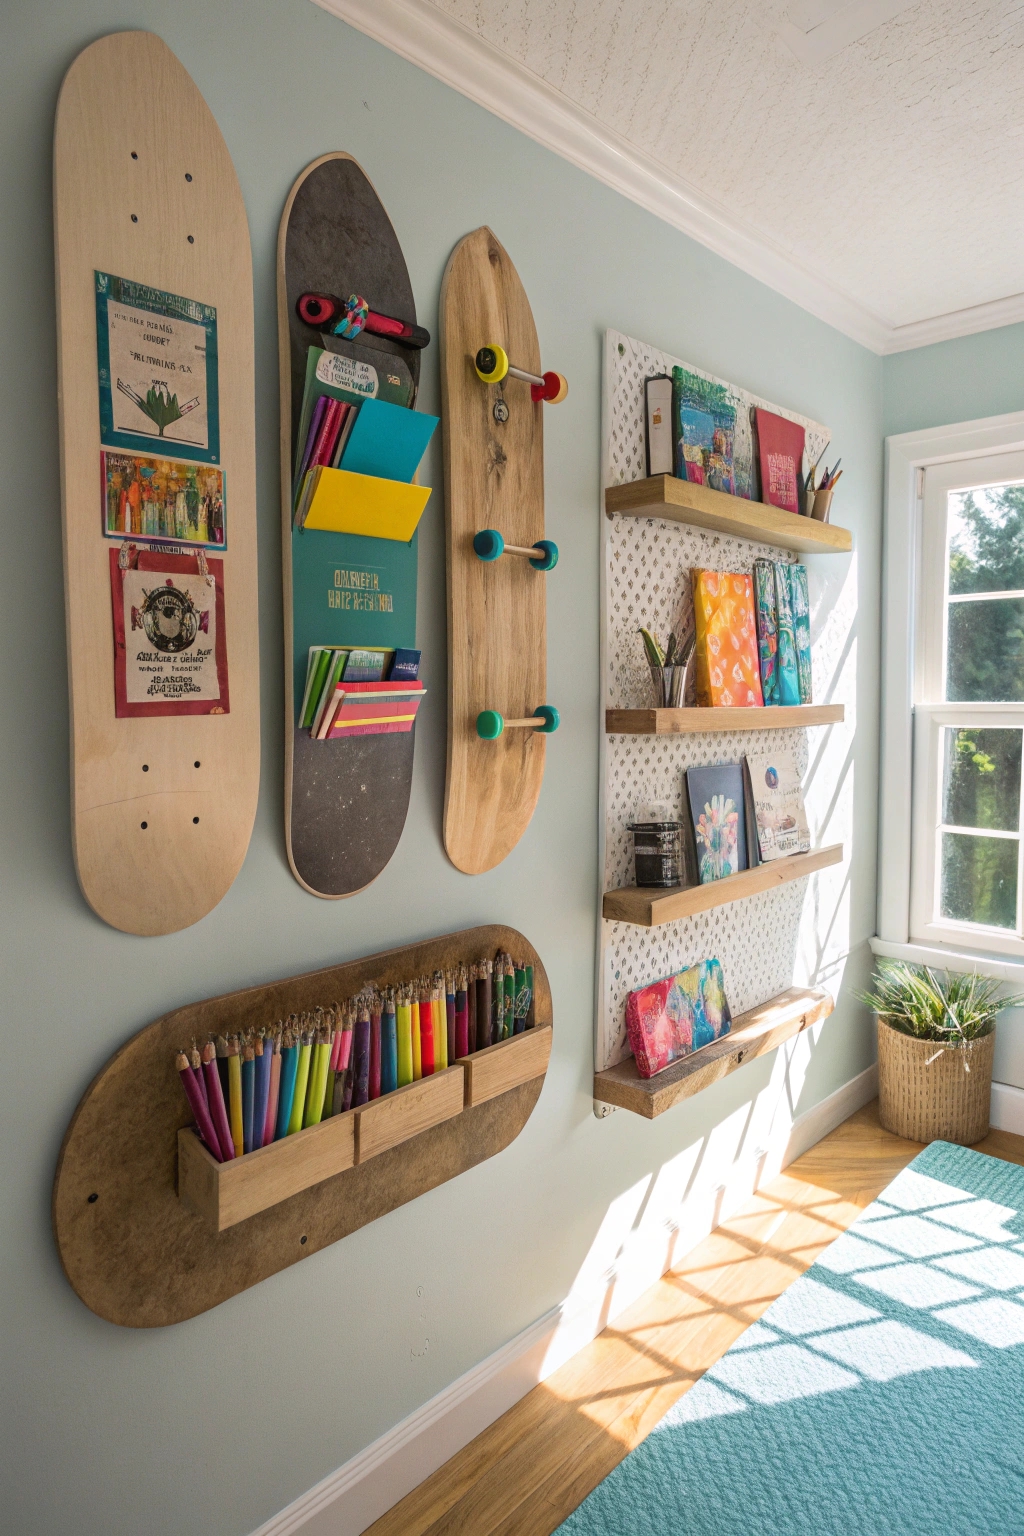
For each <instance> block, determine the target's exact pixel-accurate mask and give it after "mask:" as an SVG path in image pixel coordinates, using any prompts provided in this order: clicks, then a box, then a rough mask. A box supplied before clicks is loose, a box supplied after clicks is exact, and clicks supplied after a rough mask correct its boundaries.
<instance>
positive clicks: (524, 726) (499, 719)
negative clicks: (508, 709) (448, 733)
mask: <svg viewBox="0 0 1024 1536" xmlns="http://www.w3.org/2000/svg"><path fill="white" fill-rule="evenodd" d="M558 725H559V714H558V710H557V709H556V708H555V706H554V705H553V704H542V705H541V706H540V708H539V709H535V710H534V712H533V714H532V715H527V716H526V717H525V718H524V719H521V720H506V719H505V717H504V716H503V715H500V714H499V713H498V711H497V710H496V709H483V710H481V711H480V713H479V714H478V715H477V717H476V733H477V735H478V736H479V737H480V740H481V741H496V740H497V738H498V737H499V736H500V735H501V733H502V731H512V730H524V731H539V732H540V733H541V734H542V735H544V736H550V735H551V734H552V732H553V731H557V730H558Z"/></svg>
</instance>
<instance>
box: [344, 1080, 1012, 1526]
mask: <svg viewBox="0 0 1024 1536" xmlns="http://www.w3.org/2000/svg"><path fill="white" fill-rule="evenodd" d="M920 1150H921V1148H920V1147H919V1146H918V1145H917V1144H916V1143H915V1142H910V1141H901V1140H900V1139H899V1138H898V1137H896V1136H891V1135H890V1134H889V1133H888V1132H887V1131H883V1130H882V1129H881V1127H880V1126H879V1124H878V1114H877V1109H876V1106H875V1105H874V1104H870V1105H868V1107H867V1108H866V1109H862V1110H860V1111H859V1112H858V1113H857V1114H856V1115H854V1116H852V1118H851V1119H849V1120H847V1121H846V1123H845V1124H844V1125H841V1126H840V1127H839V1129H838V1130H836V1131H833V1132H832V1134H831V1135H830V1136H826V1137H825V1139H824V1140H823V1141H820V1142H819V1143H818V1145H817V1146H816V1147H812V1148H811V1150H810V1152H807V1153H805V1154H804V1156H803V1157H801V1158H798V1159H797V1161H796V1162H794V1163H791V1164H790V1166H789V1167H788V1168H787V1169H786V1171H785V1173H783V1174H781V1175H780V1176H779V1177H778V1178H776V1179H774V1180H772V1181H771V1183H769V1184H767V1185H766V1186H765V1187H764V1189H762V1190H761V1191H760V1192H759V1193H758V1194H757V1195H756V1196H755V1197H754V1198H753V1199H752V1200H751V1201H750V1203H749V1204H748V1205H747V1206H746V1207H744V1209H743V1210H742V1211H741V1212H740V1214H739V1215H737V1216H734V1217H732V1218H731V1219H730V1220H728V1221H726V1222H724V1223H723V1224H722V1226H720V1227H718V1228H717V1229H716V1230H715V1231H714V1232H713V1233H712V1234H711V1236H710V1237H709V1238H707V1239H706V1240H705V1241H704V1242H703V1243H701V1244H700V1246H699V1247H697V1248H695V1249H694V1250H693V1251H692V1252H691V1253H689V1254H688V1255H687V1256H686V1258H685V1259H683V1260H682V1261H681V1262H680V1265H679V1268H678V1269H675V1270H673V1271H672V1272H671V1273H670V1274H667V1275H666V1276H665V1277H664V1279H662V1280H661V1281H659V1283H658V1284H657V1285H654V1286H652V1287H651V1289H650V1290H649V1291H647V1292H646V1293H645V1294H644V1295H643V1296H642V1297H641V1298H640V1300H639V1301H638V1302H636V1303H635V1304H634V1305H633V1306H632V1307H630V1308H629V1309H628V1311H626V1312H624V1313H622V1314H621V1315H620V1316H619V1317H617V1318H616V1320H615V1322H614V1324H612V1325H611V1326H610V1327H608V1328H606V1329H605V1330H604V1332H603V1333H602V1334H600V1335H599V1337H598V1338H596V1339H595V1340H594V1342H593V1343H592V1344H590V1345H588V1346H587V1348H586V1349H583V1350H581V1351H580V1352H579V1353H578V1354H577V1355H574V1356H573V1358H572V1359H571V1360H569V1361H568V1362H567V1363H566V1364H565V1365H563V1366H562V1367H561V1368H560V1369H559V1370H558V1371H556V1372H555V1373H554V1374H553V1375H551V1376H549V1377H548V1378H547V1380H546V1381H545V1382H543V1383H542V1384H541V1385H540V1386H538V1387H534V1389H533V1391H532V1392H530V1393H528V1394H527V1396H526V1397H524V1398H522V1399H521V1400H520V1402H518V1403H517V1404H516V1405H515V1407H514V1408H510V1409H509V1411H508V1413H506V1414H504V1415H503V1416H502V1417H501V1418H500V1419H498V1420H497V1421H496V1422H495V1423H494V1424H492V1425H491V1427H490V1428H489V1429H485V1430H484V1432H483V1433H482V1434H480V1435H478V1436H477V1438H476V1439H475V1440H473V1441H472V1442H471V1443H470V1444H469V1445H467V1446H466V1448H465V1449H464V1450H462V1451H460V1452H459V1454H458V1455H457V1456H453V1457H452V1459H451V1461H449V1462H447V1463H446V1464H445V1465H444V1466H443V1467H441V1468H440V1469H439V1470H438V1471H437V1472H435V1473H434V1474H433V1476H432V1477H429V1478H427V1480H426V1482H424V1483H421V1484H420V1486H419V1487H418V1488H416V1489H414V1490H413V1492H412V1493H410V1494H409V1495H408V1496H407V1497H406V1498H404V1499H403V1500H402V1501H401V1503H399V1504H396V1505H395V1507H394V1509H392V1510H390V1511H389V1512H388V1513H387V1514H386V1515H384V1516H383V1517H382V1518H381V1519H380V1520H378V1521H376V1522H375V1524H373V1525H372V1526H371V1527H370V1528H369V1532H368V1533H367V1536H455V1533H458V1536H549V1533H550V1532H551V1531H553V1530H555V1528H556V1527H557V1526H558V1525H559V1524H560V1523H561V1521H562V1520H564V1519H565V1517H566V1516H567V1515H568V1514H570V1513H571V1511H572V1510H574V1509H575V1508H576V1506H577V1505H578V1504H579V1503H580V1502H581V1501H582V1500H583V1499H584V1498H586V1496H587V1494H588V1493H590V1491H591V1489H593V1488H595V1487H596V1486H597V1484H598V1483H599V1482H600V1481H601V1479H602V1478H604V1477H606V1476H607V1475H608V1473H609V1472H610V1471H611V1470H612V1468H613V1467H614V1466H616V1465H617V1464H618V1463H619V1462H620V1461H621V1460H622V1458H623V1457H624V1456H625V1455H626V1453H627V1452H628V1451H630V1450H632V1448H633V1447H634V1446H635V1445H637V1444H639V1442H640V1441H641V1440H643V1438H644V1437H645V1435H647V1434H649V1433H650V1431H651V1429H653V1427H654V1425H655V1424H656V1423H657V1422H658V1420H659V1419H660V1418H661V1417H662V1415H663V1414H664V1413H666V1412H667V1411H668V1409H669V1408H671V1406H672V1404H673V1403H674V1402H675V1401H676V1400H677V1399H678V1398H680V1397H681V1396H682V1395H683V1393H684V1392H686V1391H688V1390H689V1388H690V1387H692V1386H693V1384H694V1382H695V1381H698V1380H699V1379H700V1377H701V1376H702V1375H703V1374H704V1372H705V1371H706V1370H707V1369H708V1368H709V1367H710V1366H712V1365H714V1363H715V1361H716V1360H717V1359H719V1357H720V1356H721V1355H723V1354H724V1353H725V1351H726V1350H727V1349H728V1348H729V1346H730V1345H731V1344H732V1343H733V1341H734V1339H736V1337H737V1336H738V1335H739V1334H740V1333H742V1332H743V1329H744V1328H746V1327H747V1326H748V1324H750V1323H752V1322H753V1321H754V1320H755V1318H758V1317H760V1315H761V1313H762V1312H763V1311H764V1310H765V1308H766V1307H768V1306H769V1305H770V1304H771V1303H772V1302H773V1301H774V1300H775V1298H776V1297H777V1296H778V1295H779V1294H780V1292H782V1291H784V1290H785V1289H786V1286H787V1285H789V1284H790V1282H791V1281H793V1280H795V1279H796V1277H797V1275H799V1274H802V1273H803V1271H804V1270H805V1269H806V1268H807V1267H808V1265H809V1264H812V1263H813V1262H814V1260H815V1259H816V1258H817V1256H818V1254H819V1253H821V1251H822V1249H823V1248H825V1247H827V1245H828V1244H829V1243H830V1242H831V1241H832V1239H833V1238H834V1237H836V1236H838V1234H839V1233H840V1232H842V1231H844V1230H845V1229H846V1228H847V1227H848V1226H849V1225H850V1223H851V1222H852V1221H853V1220H854V1219H855V1218H856V1217H857V1216H858V1215H859V1213H860V1212H861V1211H862V1210H863V1209H864V1207H865V1206H866V1205H869V1204H870V1202H871V1201H872V1200H873V1199H874V1198H875V1196H876V1195H877V1194H879V1192H880V1191H881V1190H883V1189H884V1188H885V1186H886V1185H887V1184H888V1183H889V1182H890V1180H891V1179H893V1178H894V1177H895V1176H896V1174H897V1173H898V1172H899V1171H900V1169H901V1168H903V1167H904V1166H905V1164H907V1163H908V1162H910V1160H911V1158H912V1157H915V1156H916V1155H917V1153H918V1152H919V1151H920ZM977 1150H978V1151H979V1152H988V1153H990V1154H991V1155H992V1156H994V1157H1001V1158H1005V1159H1006V1160H1007V1161H1008V1162H1013V1163H1021V1164H1024V1137H1022V1136H1011V1135H1009V1134H1008V1133H1006V1132H1003V1131H992V1132H991V1133H990V1134H989V1135H988V1136H987V1137H986V1138H985V1140H984V1141H982V1142H980V1143H979V1144H978V1148H977Z"/></svg>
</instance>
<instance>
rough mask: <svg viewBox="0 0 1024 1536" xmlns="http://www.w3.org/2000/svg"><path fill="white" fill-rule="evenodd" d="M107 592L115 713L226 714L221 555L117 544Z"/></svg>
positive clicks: (227, 698)
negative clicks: (209, 557)
mask: <svg viewBox="0 0 1024 1536" xmlns="http://www.w3.org/2000/svg"><path fill="white" fill-rule="evenodd" d="M110 591H111V601H112V604H113V611H114V701H115V714H116V715H117V716H118V718H119V719H121V718H125V717H128V718H130V717H133V716H134V717H139V716H142V717H146V716H150V715H226V714H228V713H229V712H230V701H229V695H228V651H227V639H226V636H225V632H224V562H223V560H207V559H206V557H205V555H204V554H203V553H202V552H201V551H200V552H197V553H196V554H194V555H193V554H180V553H177V552H174V553H168V552H167V551H165V550H162V549H153V548H143V549H138V548H136V547H134V546H133V545H123V546H122V547H121V549H111V551H110Z"/></svg>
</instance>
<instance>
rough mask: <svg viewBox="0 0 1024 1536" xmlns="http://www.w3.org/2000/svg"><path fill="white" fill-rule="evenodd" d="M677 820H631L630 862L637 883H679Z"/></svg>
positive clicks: (680, 844)
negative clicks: (631, 859)
mask: <svg viewBox="0 0 1024 1536" xmlns="http://www.w3.org/2000/svg"><path fill="white" fill-rule="evenodd" d="M682 830H683V824H682V822H681V821H669V820H665V821H633V822H630V824H629V831H630V832H632V834H633V863H634V867H635V870H636V877H635V878H636V883H637V885H653V886H658V887H661V888H662V889H665V888H667V887H668V886H676V885H682V883H683V840H682Z"/></svg>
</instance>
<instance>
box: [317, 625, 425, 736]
mask: <svg viewBox="0 0 1024 1536" xmlns="http://www.w3.org/2000/svg"><path fill="white" fill-rule="evenodd" d="M419 664H420V653H419V651H412V650H401V649H399V650H388V649H385V648H364V649H360V648H357V647H355V646H340V645H314V646H311V647H310V650H309V659H308V662H307V664H306V686H305V689H304V691H303V696H302V706H301V709H300V711H299V729H300V730H308V731H309V734H310V736H311V737H312V739H313V740H314V741H331V740H337V739H338V738H339V737H345V736H386V735H392V734H397V733H401V732H404V731H411V730H412V726H413V721H414V720H415V718H416V712H417V710H418V709H419V706H420V700H421V699H422V698H423V696H424V694H425V693H426V689H425V688H424V686H423V684H422V683H421V682H420V680H419Z"/></svg>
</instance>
